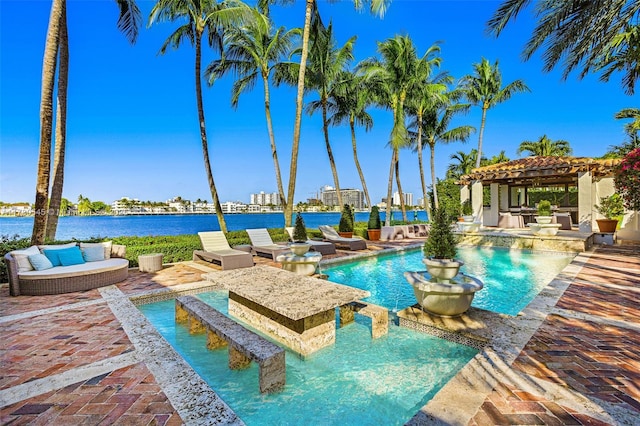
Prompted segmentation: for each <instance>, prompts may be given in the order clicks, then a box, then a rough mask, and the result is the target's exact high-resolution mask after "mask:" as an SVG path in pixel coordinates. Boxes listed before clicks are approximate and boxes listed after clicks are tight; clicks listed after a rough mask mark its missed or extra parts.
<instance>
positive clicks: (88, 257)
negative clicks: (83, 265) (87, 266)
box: [80, 246, 104, 262]
mask: <svg viewBox="0 0 640 426" xmlns="http://www.w3.org/2000/svg"><path fill="white" fill-rule="evenodd" d="M80 250H81V251H82V257H84V260H85V261H86V262H97V261H99V260H104V248H103V247H102V246H96V247H93V246H91V247H84V248H81V249H80Z"/></svg>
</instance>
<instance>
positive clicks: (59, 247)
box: [38, 243, 78, 253]
mask: <svg viewBox="0 0 640 426" xmlns="http://www.w3.org/2000/svg"><path fill="white" fill-rule="evenodd" d="M77 245H78V244H77V243H67V244H47V245H41V246H38V248H39V249H40V252H41V253H42V251H43V250H62V249H67V248H71V247H76V246H77Z"/></svg>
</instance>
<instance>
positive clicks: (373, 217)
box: [367, 206, 382, 229]
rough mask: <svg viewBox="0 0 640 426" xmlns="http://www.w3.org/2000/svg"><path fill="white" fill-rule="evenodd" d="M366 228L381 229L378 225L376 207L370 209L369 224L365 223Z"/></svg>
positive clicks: (378, 219)
mask: <svg viewBox="0 0 640 426" xmlns="http://www.w3.org/2000/svg"><path fill="white" fill-rule="evenodd" d="M367 228H369V229H380V228H382V224H381V223H380V210H379V209H378V206H373V207H371V213H369V222H367Z"/></svg>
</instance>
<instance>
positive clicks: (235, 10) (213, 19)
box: [148, 0, 250, 232]
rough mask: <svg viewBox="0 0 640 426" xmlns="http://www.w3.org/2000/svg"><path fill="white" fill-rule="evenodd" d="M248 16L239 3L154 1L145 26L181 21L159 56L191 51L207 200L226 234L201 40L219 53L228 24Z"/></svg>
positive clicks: (232, 0)
mask: <svg viewBox="0 0 640 426" xmlns="http://www.w3.org/2000/svg"><path fill="white" fill-rule="evenodd" d="M249 15H250V9H249V7H248V6H247V5H246V4H244V3H242V2H241V1H239V0H224V1H221V2H217V1H216V0H158V1H157V2H156V4H155V5H154V6H153V9H151V14H150V15H149V23H148V26H151V25H153V24H154V23H156V22H158V23H160V22H166V21H169V22H174V21H178V22H182V23H183V24H182V25H181V26H180V27H178V28H177V29H176V30H175V31H174V32H173V33H172V34H171V35H170V36H169V37H168V38H167V39H166V40H165V42H164V43H163V45H162V47H161V48H160V52H159V53H160V54H161V55H163V54H164V53H165V52H166V51H167V48H168V47H169V46H171V47H173V48H174V49H177V48H178V47H180V43H182V42H183V41H188V42H190V43H191V45H192V46H194V48H195V67H194V71H195V83H196V105H197V109H198V125H199V127H200V139H201V142H202V155H203V157H204V168H205V172H206V175H207V180H208V183H209V190H210V191H211V197H212V198H213V202H214V204H215V209H216V216H217V218H218V223H219V224H220V230H222V231H223V232H227V223H226V221H225V218H224V214H223V213H222V206H221V205H220V199H219V197H218V190H217V189H216V184H215V181H214V179H213V173H212V171H211V161H210V159H209V142H208V140H207V126H206V123H205V118H204V104H203V102H202V37H203V36H204V35H205V33H206V35H207V42H208V43H209V46H211V47H212V48H213V49H215V50H218V52H221V51H222V38H223V31H224V29H226V28H229V27H231V26H232V25H238V24H241V23H242V22H243V20H244V19H246V18H247V17H248V16H249Z"/></svg>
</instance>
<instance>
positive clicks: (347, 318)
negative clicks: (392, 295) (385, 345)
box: [340, 302, 389, 339]
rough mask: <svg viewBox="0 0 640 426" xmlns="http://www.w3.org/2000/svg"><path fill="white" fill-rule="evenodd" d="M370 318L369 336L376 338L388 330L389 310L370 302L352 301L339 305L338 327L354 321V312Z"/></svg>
mask: <svg viewBox="0 0 640 426" xmlns="http://www.w3.org/2000/svg"><path fill="white" fill-rule="evenodd" d="M356 312H357V313H359V314H360V315H364V316H366V317H369V318H371V337H372V338H373V339H377V338H378V337H380V336H384V335H385V334H387V333H388V331H389V310H388V309H387V308H383V307H382V306H378V305H374V304H372V303H363V302H352V303H349V304H347V305H343V306H340V327H344V326H345V325H347V324H350V323H352V322H353V321H354V313H356Z"/></svg>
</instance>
